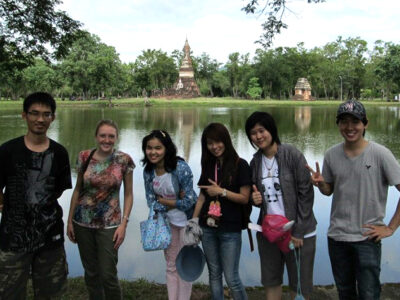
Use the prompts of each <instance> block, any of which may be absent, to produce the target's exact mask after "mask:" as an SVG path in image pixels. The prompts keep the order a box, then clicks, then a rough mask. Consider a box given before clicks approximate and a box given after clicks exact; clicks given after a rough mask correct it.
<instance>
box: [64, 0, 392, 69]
mask: <svg viewBox="0 0 400 300" xmlns="http://www.w3.org/2000/svg"><path fill="white" fill-rule="evenodd" d="M245 2H246V1H243V0H218V1H214V0H152V1H146V0H114V1H109V0H96V1H95V0H84V1H82V0H80V1H78V0H65V1H64V4H63V5H62V6H61V8H62V9H64V10H66V11H67V12H68V13H69V15H70V16H71V17H72V18H74V19H76V20H79V21H81V22H83V23H84V28H85V29H87V30H88V31H90V32H91V33H94V34H96V35H98V36H99V37H100V38H101V40H102V41H103V42H105V43H107V44H108V45H111V46H114V47H115V48H116V50H117V52H118V53H120V57H121V60H122V61H124V62H133V61H134V60H135V59H136V57H137V56H138V55H139V54H140V53H141V52H142V50H145V49H161V50H163V51H166V52H168V53H170V52H171V51H173V50H174V49H182V47H183V44H184V41H185V38H186V36H187V37H188V39H189V43H190V45H191V47H192V50H193V53H194V55H200V54H201V53H202V52H206V53H208V54H209V55H210V56H211V57H212V58H215V59H217V60H218V61H219V62H226V61H227V59H228V55H229V54H230V53H233V52H239V53H241V54H245V53H250V54H251V55H253V54H254V51H255V49H256V48H257V47H258V45H256V44H254V41H256V40H257V39H259V37H260V35H261V33H262V32H261V23H262V22H263V18H262V17H259V18H257V17H256V16H252V15H251V16H248V15H246V14H245V13H244V12H243V11H241V8H242V7H243V6H244V4H245ZM288 5H289V8H290V9H291V11H293V12H287V13H286V19H285V22H286V23H287V24H288V25H289V28H288V29H286V30H285V29H284V30H282V33H281V34H280V35H278V36H277V37H276V38H275V40H274V45H273V46H274V47H276V46H290V47H293V46H296V45H297V44H298V43H299V42H304V43H305V47H306V48H313V47H316V46H323V45H324V44H326V43H328V42H332V41H334V40H336V38H337V37H338V36H343V37H344V38H348V37H357V36H358V37H360V38H361V39H364V40H366V41H367V42H368V44H369V46H370V47H371V46H372V45H373V43H374V42H375V41H376V40H378V39H380V40H384V41H392V42H394V43H398V42H399V39H398V32H399V31H400V21H399V18H398V16H397V14H398V12H399V11H400V1H397V0H351V1H349V0H327V1H326V2H325V3H319V4H307V1H306V0H297V1H296V0H293V1H291V2H289V3H288Z"/></svg>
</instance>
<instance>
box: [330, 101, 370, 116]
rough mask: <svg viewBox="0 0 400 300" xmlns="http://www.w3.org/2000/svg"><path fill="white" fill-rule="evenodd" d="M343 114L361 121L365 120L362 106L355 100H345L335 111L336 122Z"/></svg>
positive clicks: (365, 114)
mask: <svg viewBox="0 0 400 300" xmlns="http://www.w3.org/2000/svg"><path fill="white" fill-rule="evenodd" d="M345 114H348V115H352V116H354V117H356V118H357V119H359V120H361V121H363V120H365V119H366V118H367V113H366V112H365V108H364V105H362V103H361V102H359V101H357V100H347V101H346V102H343V103H342V104H340V105H339V108H338V110H337V114H336V120H339V119H340V118H341V117H342V116H343V115H345Z"/></svg>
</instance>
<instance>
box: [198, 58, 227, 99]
mask: <svg viewBox="0 0 400 300" xmlns="http://www.w3.org/2000/svg"><path fill="white" fill-rule="evenodd" d="M193 61H195V64H196V69H195V78H196V80H197V81H198V82H199V88H200V92H201V94H202V95H204V96H208V95H210V96H211V97H214V92H213V88H212V87H213V77H214V74H215V73H216V72H218V69H219V67H220V65H221V64H220V63H219V62H218V61H217V60H216V59H212V58H211V57H210V56H209V55H208V54H207V53H202V54H201V56H200V57H194V58H193Z"/></svg>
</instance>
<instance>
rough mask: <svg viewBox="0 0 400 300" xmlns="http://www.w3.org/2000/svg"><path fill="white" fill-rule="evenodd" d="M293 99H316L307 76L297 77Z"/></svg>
mask: <svg viewBox="0 0 400 300" xmlns="http://www.w3.org/2000/svg"><path fill="white" fill-rule="evenodd" d="M292 99H293V100H303V101H310V100H314V99H313V97H312V96H311V85H310V83H309V82H308V80H307V78H299V79H297V83H296V86H295V87H294V96H293V97H292Z"/></svg>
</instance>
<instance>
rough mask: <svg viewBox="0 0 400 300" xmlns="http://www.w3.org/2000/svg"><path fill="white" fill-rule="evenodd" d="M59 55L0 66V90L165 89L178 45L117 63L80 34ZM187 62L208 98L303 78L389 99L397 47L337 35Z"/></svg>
mask: <svg viewBox="0 0 400 300" xmlns="http://www.w3.org/2000/svg"><path fill="white" fill-rule="evenodd" d="M67 53H68V54H66V55H65V56H64V57H63V58H60V59H49V60H45V59H43V58H41V57H39V56H36V57H35V58H34V61H33V62H32V63H30V64H28V65H26V66H22V67H19V68H16V67H14V68H8V69H7V68H2V67H1V65H0V71H1V72H0V96H2V97H3V98H10V99H17V98H19V97H23V96H24V95H26V94H27V93H30V92H32V91H38V90H40V91H47V92H50V93H52V94H54V95H56V96H57V97H60V98H64V99H67V98H70V99H98V98H105V97H106V98H108V97H124V98H125V97H137V96H141V95H142V94H143V91H144V90H145V91H146V92H147V93H148V95H150V93H151V91H152V90H155V89H163V88H170V87H172V85H173V84H174V82H175V81H176V80H177V78H178V73H179V65H180V62H181V59H182V56H183V52H182V51H180V50H175V51H173V52H172V53H171V54H168V53H166V52H164V51H162V50H155V49H147V50H143V51H142V53H141V54H140V55H139V56H138V57H137V58H136V60H135V61H134V62H130V63H123V62H121V60H120V58H119V54H118V53H117V51H116V50H115V48H114V47H112V46H109V45H106V44H105V43H103V42H102V41H101V40H100V38H99V37H97V36H96V35H93V34H90V33H88V32H82V33H81V34H80V36H79V38H77V39H76V40H75V41H74V42H73V43H72V44H71V46H70V48H69V49H68V52H67ZM9 59H11V60H12V59H14V60H16V61H15V62H14V63H15V64H17V63H18V61H17V60H18V58H9ZM192 60H193V67H194V72H195V78H196V81H197V83H198V85H199V88H200V92H201V94H202V95H203V96H209V97H216V96H217V97H225V96H231V97H235V98H265V99H271V98H273V99H288V98H290V97H291V96H292V95H293V94H294V86H295V84H296V82H297V79H298V78H300V77H306V78H307V79H308V81H309V82H310V84H311V86H312V96H313V97H315V98H317V99H341V98H342V99H347V98H358V99H371V98H382V99H389V98H391V97H393V94H398V93H399V88H400V45H396V44H393V43H391V42H383V41H377V42H375V44H374V46H373V48H372V50H369V49H368V46H367V42H366V41H364V40H362V39H360V38H347V39H343V38H342V37H338V38H337V39H336V40H335V41H333V42H330V43H327V44H326V45H324V46H322V47H315V48H313V49H305V48H304V45H303V43H299V44H298V45H297V46H296V47H277V48H274V49H258V50H257V51H256V52H255V54H254V56H253V57H250V54H249V53H246V54H240V53H238V52H233V53H231V54H230V55H229V56H228V59H227V61H226V62H225V63H221V62H218V61H217V60H216V59H213V58H212V57H210V55H209V54H207V53H202V54H201V55H200V56H193V55H192ZM8 63H10V60H9V61H8Z"/></svg>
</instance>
